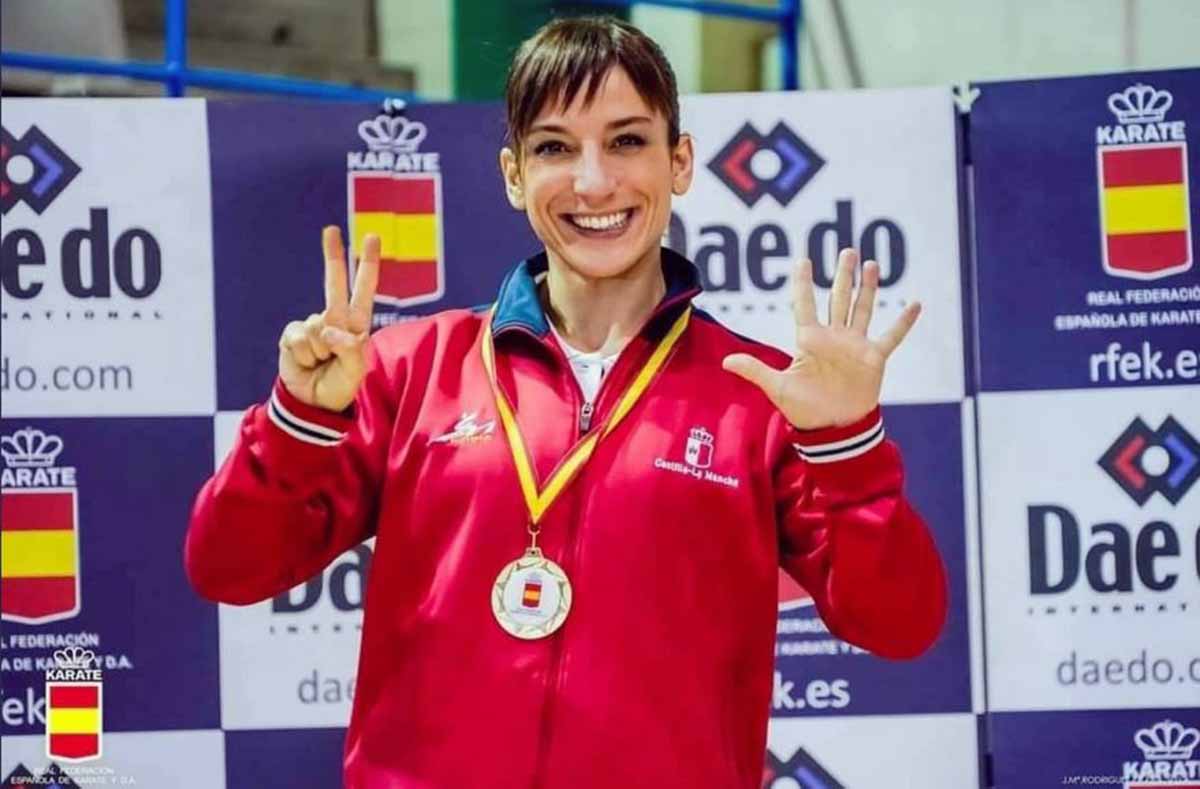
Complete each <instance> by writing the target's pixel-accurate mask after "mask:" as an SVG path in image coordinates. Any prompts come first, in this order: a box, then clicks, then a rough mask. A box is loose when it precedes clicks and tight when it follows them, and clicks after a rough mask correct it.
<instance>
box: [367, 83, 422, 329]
mask: <svg viewBox="0 0 1200 789" xmlns="http://www.w3.org/2000/svg"><path fill="white" fill-rule="evenodd" d="M402 108H403V103H402V102H398V101H388V102H386V103H385V105H384V112H383V113H381V114H379V115H378V116H376V117H375V118H374V119H372V120H369V121H363V122H362V123H360V124H359V125H358V134H359V136H360V137H361V138H362V139H363V141H364V142H365V143H366V144H367V148H368V150H366V151H352V152H351V153H350V154H349V156H348V162H347V163H348V169H349V174H348V177H347V178H348V180H347V193H348V201H349V212H348V213H349V220H350V222H349V224H350V247H351V250H352V252H351V260H352V262H353V261H354V260H356V257H355V254H354V253H355V251H358V250H361V249H362V244H363V237H364V236H366V235H367V234H368V233H375V234H376V235H378V236H379V239H380V241H381V254H380V260H379V263H380V266H379V286H378V289H377V290H376V294H375V299H376V301H379V302H383V303H385V304H391V305H394V306H406V305H412V304H423V303H425V302H430V301H436V300H438V299H440V298H441V297H442V296H443V294H444V293H445V290H446V277H445V265H444V261H443V251H442V250H443V244H442V175H441V172H440V163H439V156H438V154H437V153H434V152H429V151H420V150H419V148H420V145H421V142H422V141H424V139H425V137H426V134H427V131H426V127H425V124H423V123H420V122H418V121H414V120H410V119H408V118H405V117H403V116H402V115H400V114H398V113H399V112H400V110H401V109H402Z"/></svg>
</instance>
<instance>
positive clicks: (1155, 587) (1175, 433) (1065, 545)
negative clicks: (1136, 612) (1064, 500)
mask: <svg viewBox="0 0 1200 789" xmlns="http://www.w3.org/2000/svg"><path fill="white" fill-rule="evenodd" d="M1098 465H1099V466H1100V468H1101V469H1103V470H1104V472H1105V473H1106V474H1107V475H1108V476H1109V477H1111V478H1112V479H1113V481H1115V482H1116V483H1117V485H1119V486H1120V487H1121V489H1122V490H1123V491H1124V492H1125V494H1126V495H1128V496H1129V497H1130V498H1131V499H1133V501H1134V502H1135V503H1137V504H1138V506H1141V505H1143V504H1145V503H1146V502H1147V501H1148V500H1149V499H1150V497H1151V496H1152V495H1153V494H1154V493H1155V492H1156V491H1157V492H1159V493H1161V494H1162V496H1163V498H1165V499H1166V500H1167V501H1168V502H1170V504H1171V505H1172V506H1174V505H1177V504H1178V503H1179V502H1180V501H1181V500H1182V499H1183V498H1184V496H1185V495H1186V494H1187V493H1188V491H1189V490H1190V489H1191V487H1192V485H1193V484H1194V483H1195V482H1196V479H1197V477H1200V444H1197V442H1196V439H1195V438H1193V437H1192V435H1191V433H1189V432H1188V431H1187V430H1186V429H1185V428H1184V427H1183V425H1182V424H1180V423H1179V421H1178V420H1176V419H1175V418H1174V417H1172V416H1168V417H1167V418H1166V419H1165V420H1164V421H1163V423H1162V424H1161V425H1160V426H1159V428H1158V430H1151V429H1150V428H1149V427H1148V426H1147V425H1146V423H1145V422H1143V421H1142V420H1141V419H1140V418H1137V419H1134V421H1133V422H1132V423H1131V424H1130V425H1129V426H1128V427H1127V428H1126V429H1125V430H1124V431H1122V433H1121V435H1120V436H1118V437H1117V438H1116V440H1114V441H1113V443H1112V444H1111V445H1110V446H1109V448H1108V450H1107V451H1105V453H1104V455H1103V456H1102V457H1101V458H1100V460H1099V463H1098ZM1026 513H1027V526H1028V538H1029V573H1030V574H1029V590H1030V593H1031V594H1033V595H1051V594H1060V593H1063V592H1068V591H1070V590H1072V588H1073V587H1074V586H1075V584H1076V583H1077V582H1078V581H1079V579H1080V577H1081V576H1082V577H1083V578H1084V579H1086V583H1087V586H1088V587H1089V588H1090V590H1091V591H1092V592H1097V593H1102V594H1107V593H1113V592H1117V593H1119V592H1133V591H1138V592H1165V591H1168V590H1170V589H1173V588H1174V587H1175V586H1176V585H1177V583H1178V581H1179V578H1180V575H1181V574H1183V573H1189V572H1190V573H1194V574H1195V576H1196V578H1197V579H1200V527H1197V528H1196V532H1195V533H1194V534H1191V535H1190V538H1191V540H1192V546H1190V547H1189V546H1187V545H1186V544H1184V543H1185V542H1186V540H1187V539H1188V538H1189V535H1188V531H1187V529H1190V528H1192V524H1190V523H1189V524H1185V525H1184V527H1183V528H1177V527H1176V526H1175V525H1173V524H1172V523H1170V522H1168V521H1167V520H1165V519H1161V518H1155V519H1152V520H1150V521H1148V522H1147V523H1146V524H1144V525H1143V526H1141V527H1136V526H1135V527H1132V528H1131V527H1128V526H1125V525H1124V524H1122V523H1120V522H1119V521H1117V520H1116V519H1115V518H1113V517H1111V516H1109V517H1107V518H1105V519H1104V520H1103V521H1102V522H1099V523H1096V524H1094V525H1092V526H1091V528H1090V529H1087V530H1085V529H1084V528H1083V527H1082V526H1081V524H1080V519H1079V517H1078V516H1077V515H1076V514H1075V513H1074V512H1073V511H1072V510H1070V509H1069V508H1068V507H1066V506H1064V505H1062V504H1032V505H1029V506H1028V507H1027V509H1026ZM1181 537H1182V540H1181ZM1085 543H1087V544H1086V545H1085ZM1189 564H1190V565H1191V569H1190V570H1188V569H1187V566H1188V565H1189Z"/></svg>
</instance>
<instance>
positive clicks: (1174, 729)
mask: <svg viewBox="0 0 1200 789" xmlns="http://www.w3.org/2000/svg"><path fill="white" fill-rule="evenodd" d="M1133 742H1134V743H1135V744H1136V745H1137V747H1139V748H1141V749H1142V754H1143V755H1144V756H1145V757H1146V760H1147V761H1152V760H1159V759H1172V760H1183V761H1186V760H1188V759H1191V758H1192V750H1193V749H1194V748H1195V747H1196V745H1197V744H1200V731H1197V730H1196V729H1193V728H1192V727H1190V726H1189V727H1187V728H1186V729H1185V728H1184V727H1183V724H1182V723H1176V722H1175V721H1172V720H1165V721H1159V722H1158V723H1156V724H1154V725H1153V726H1151V727H1150V728H1148V729H1139V730H1138V733H1137V734H1136V735H1134V737H1133Z"/></svg>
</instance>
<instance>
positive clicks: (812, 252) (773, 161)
mask: <svg viewBox="0 0 1200 789" xmlns="http://www.w3.org/2000/svg"><path fill="white" fill-rule="evenodd" d="M827 163H828V162H827V161H826V160H825V159H824V158H823V157H822V156H821V155H820V154H818V153H817V152H816V151H815V150H814V149H813V148H812V147H811V146H810V145H808V143H806V142H804V140H802V139H801V138H800V137H799V135H797V134H796V133H795V132H794V131H792V130H791V128H789V127H788V126H787V125H786V124H784V123H783V122H779V123H777V124H776V125H775V127H774V128H773V129H772V130H771V132H770V133H769V134H766V135H763V134H761V133H759V132H758V131H757V130H756V129H755V128H754V127H753V126H751V125H750V124H748V123H747V124H745V125H743V126H742V127H741V129H739V130H738V131H737V132H736V133H735V134H734V135H733V136H732V137H731V138H730V139H729V141H728V142H727V143H726V144H725V145H724V146H723V147H722V148H721V150H720V151H719V152H718V153H717V154H716V155H715V156H713V158H712V159H711V160H709V163H708V169H709V171H710V172H712V174H713V175H714V176H716V178H717V179H718V180H719V181H721V183H723V184H724V185H725V186H726V187H727V188H728V189H729V190H730V192H732V193H733V194H734V195H735V196H736V197H737V199H738V200H739V201H740V202H741V203H742V204H743V205H745V206H746V207H747V208H753V207H754V206H755V205H756V204H757V203H758V202H759V201H760V200H761V199H762V197H763V196H764V195H771V196H772V197H773V198H774V199H775V201H776V202H777V203H778V204H779V206H780V207H786V206H787V205H788V204H790V203H791V202H792V200H794V199H795V197H796V195H797V194H799V193H800V191H801V190H802V189H803V188H804V187H805V186H807V185H808V184H809V183H810V182H811V181H812V180H813V178H814V177H815V176H816V175H817V173H818V172H819V171H820V170H822V169H823V168H824V167H825V165H826V164H827ZM693 210H694V209H693ZM833 213H834V217H833V218H832V219H824V220H821V221H818V222H816V223H815V224H813V225H812V227H810V228H809V229H808V231H807V233H806V234H804V237H803V238H801V239H795V240H794V239H793V237H792V234H793V233H794V232H795V229H794V228H793V227H791V226H790V225H789V226H788V227H786V228H785V227H784V226H782V225H780V224H777V223H775V222H763V223H761V224H755V225H753V226H752V227H750V228H749V229H748V231H747V232H746V234H745V237H744V238H743V236H742V232H741V230H739V228H738V227H737V226H736V225H737V223H736V222H735V223H732V224H727V223H725V222H704V221H703V220H700V222H701V223H700V224H698V225H697V224H696V220H694V219H692V218H691V217H692V216H694V215H689V217H687V218H685V217H684V215H682V214H680V213H678V212H674V211H673V212H671V221H670V224H669V226H668V228H667V245H668V246H670V247H671V249H673V250H675V251H676V252H678V253H679V254H681V255H683V256H684V257H688V258H690V259H691V260H693V261H694V262H695V263H696V267H697V269H698V270H699V274H700V280H701V284H702V285H703V287H704V290H705V291H706V292H708V293H715V294H721V293H738V292H741V291H744V290H751V291H754V290H757V291H760V292H770V291H777V290H780V289H782V288H783V287H784V285H785V284H786V283H787V280H788V274H787V271H788V268H789V265H790V263H791V262H792V261H793V260H795V259H796V258H797V257H800V256H805V257H808V258H809V259H811V260H812V261H813V282H814V283H815V284H816V285H817V287H820V288H829V287H831V286H832V285H833V275H834V268H835V266H834V264H835V261H836V257H837V252H838V250H841V249H845V248H846V247H855V248H857V249H859V250H860V251H861V252H862V256H863V259H864V260H871V259H874V260H878V261H879V264H880V273H881V276H880V281H879V285H880V287H882V288H887V287H890V286H892V285H895V284H896V283H897V282H899V280H900V278H901V277H902V276H903V275H904V269H905V266H906V265H907V251H906V250H907V247H906V240H905V236H904V232H903V231H902V230H901V228H900V225H899V223H897V222H896V221H895V220H893V219H890V218H888V217H877V218H874V219H871V220H869V221H868V222H867V223H866V224H865V225H864V226H863V227H862V228H861V230H860V229H859V228H858V225H857V224H856V222H855V217H854V203H853V201H852V200H849V199H840V200H835V201H834V206H833ZM746 217H747V218H753V214H751V213H748V214H746ZM689 221H690V222H691V224H689ZM694 229H695V230H698V231H699V232H698V235H697V236H696V237H695V238H693V237H692V235H693V230H694ZM745 280H749V282H746V281H745Z"/></svg>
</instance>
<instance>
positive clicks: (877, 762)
mask: <svg viewBox="0 0 1200 789" xmlns="http://www.w3.org/2000/svg"><path fill="white" fill-rule="evenodd" d="M978 742H979V739H978V734H977V729H976V723H975V716H974V715H970V714H965V715H887V716H879V715H875V716H868V717H865V718H859V717H855V716H843V717H838V718H827V719H823V720H811V719H809V720H804V719H800V718H792V719H788V720H776V721H772V722H771V729H770V732H769V735H768V738H767V745H768V750H767V765H766V769H765V771H764V774H763V787H764V789H851V788H852V787H853V788H854V789H857V787H887V788H888V789H928V787H946V789H950V787H954V789H961V788H962V787H968V786H978V785H980V781H979V749H978ZM1021 786H1022V787H1023V786H1024V785H1021Z"/></svg>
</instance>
